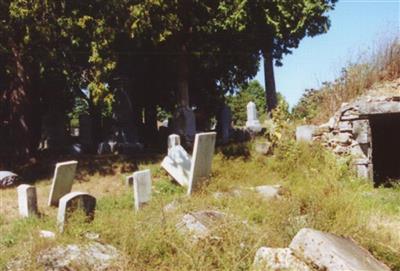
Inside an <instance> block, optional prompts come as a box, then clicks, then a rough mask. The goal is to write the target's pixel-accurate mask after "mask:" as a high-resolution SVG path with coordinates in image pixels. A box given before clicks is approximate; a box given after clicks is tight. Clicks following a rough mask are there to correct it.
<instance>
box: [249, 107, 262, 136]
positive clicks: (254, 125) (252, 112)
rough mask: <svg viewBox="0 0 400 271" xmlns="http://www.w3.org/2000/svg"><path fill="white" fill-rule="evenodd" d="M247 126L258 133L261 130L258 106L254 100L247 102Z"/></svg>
mask: <svg viewBox="0 0 400 271" xmlns="http://www.w3.org/2000/svg"><path fill="white" fill-rule="evenodd" d="M246 128H247V129H249V130H250V131H252V132H255V133H258V132H260V131H261V129H262V128H261V124H260V121H259V120H258V117H257V108H256V104H255V103H253V102H249V103H248V104H247V121H246Z"/></svg>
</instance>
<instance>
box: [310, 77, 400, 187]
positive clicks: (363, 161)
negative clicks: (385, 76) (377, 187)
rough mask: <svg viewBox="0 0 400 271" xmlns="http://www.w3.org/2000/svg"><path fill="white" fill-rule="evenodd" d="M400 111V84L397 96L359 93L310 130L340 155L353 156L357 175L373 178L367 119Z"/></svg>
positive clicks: (369, 128)
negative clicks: (326, 120) (330, 116)
mask: <svg viewBox="0 0 400 271" xmlns="http://www.w3.org/2000/svg"><path fill="white" fill-rule="evenodd" d="M390 113H400V84H399V92H398V95H391V96H377V97H376V96H375V97H373V96H361V97H359V98H358V99H357V100H355V101H353V102H351V103H344V104H342V106H341V107H340V109H339V110H338V111H337V112H336V113H335V115H334V116H333V117H332V118H331V119H330V120H329V121H328V122H327V123H325V124H323V125H321V126H318V127H317V128H316V129H315V130H314V132H313V140H316V141H320V142H321V143H322V144H323V145H324V146H326V147H328V148H330V149H331V150H332V151H333V152H334V153H336V154H339V155H346V154H351V155H353V156H354V158H355V159H354V167H355V168H356V170H357V174H358V176H359V177H364V178H368V179H372V178H373V164H372V147H373V146H372V134H371V127H370V123H369V118H370V117H371V116H374V115H378V114H390Z"/></svg>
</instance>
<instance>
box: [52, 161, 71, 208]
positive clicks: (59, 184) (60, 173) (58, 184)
mask: <svg viewBox="0 0 400 271" xmlns="http://www.w3.org/2000/svg"><path fill="white" fill-rule="evenodd" d="M77 165H78V162H77V161H68V162H63V163H57V164H56V169H55V171H54V177H53V182H52V184H51V190H50V195H49V202H48V205H49V206H51V205H53V206H57V205H58V201H59V200H60V198H61V197H62V196H64V195H65V194H68V193H69V192H71V188H72V183H73V181H74V177H75V171H76V166H77Z"/></svg>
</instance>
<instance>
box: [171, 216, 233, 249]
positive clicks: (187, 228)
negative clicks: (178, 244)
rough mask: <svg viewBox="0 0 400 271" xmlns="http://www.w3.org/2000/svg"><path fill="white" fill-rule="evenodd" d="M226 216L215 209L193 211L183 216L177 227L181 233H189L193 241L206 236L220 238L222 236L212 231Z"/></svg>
mask: <svg viewBox="0 0 400 271" xmlns="http://www.w3.org/2000/svg"><path fill="white" fill-rule="evenodd" d="M225 218H226V214H225V213H222V212H219V211H214V210H206V211H198V212H191V213H188V214H185V215H184V216H183V217H182V219H181V221H180V222H179V223H178V224H176V228H177V230H178V231H179V232H180V233H182V234H184V235H187V236H188V237H189V238H190V239H191V240H192V241H193V243H196V242H197V241H199V240H202V239H206V238H211V239H217V240H218V239H220V237H217V236H212V231H213V230H214V229H215V228H217V227H220V226H221V222H223V220H224V219H225Z"/></svg>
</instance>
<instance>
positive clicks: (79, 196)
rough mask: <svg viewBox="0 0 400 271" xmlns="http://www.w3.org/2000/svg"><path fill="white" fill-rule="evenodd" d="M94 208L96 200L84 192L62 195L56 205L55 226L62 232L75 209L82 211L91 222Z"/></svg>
mask: <svg viewBox="0 0 400 271" xmlns="http://www.w3.org/2000/svg"><path fill="white" fill-rule="evenodd" d="M95 208H96V198H95V197H93V196H91V195H89V194H88V193H85V192H71V193H68V194H66V195H64V196H63V197H62V198H61V199H60V202H59V205H58V214H57V225H58V227H59V229H60V231H61V232H63V231H64V228H65V224H66V223H67V220H68V217H69V215H70V214H71V213H72V212H74V211H76V210H77V209H82V210H83V211H84V213H85V215H86V216H87V218H88V221H91V220H93V218H94V211H95Z"/></svg>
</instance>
